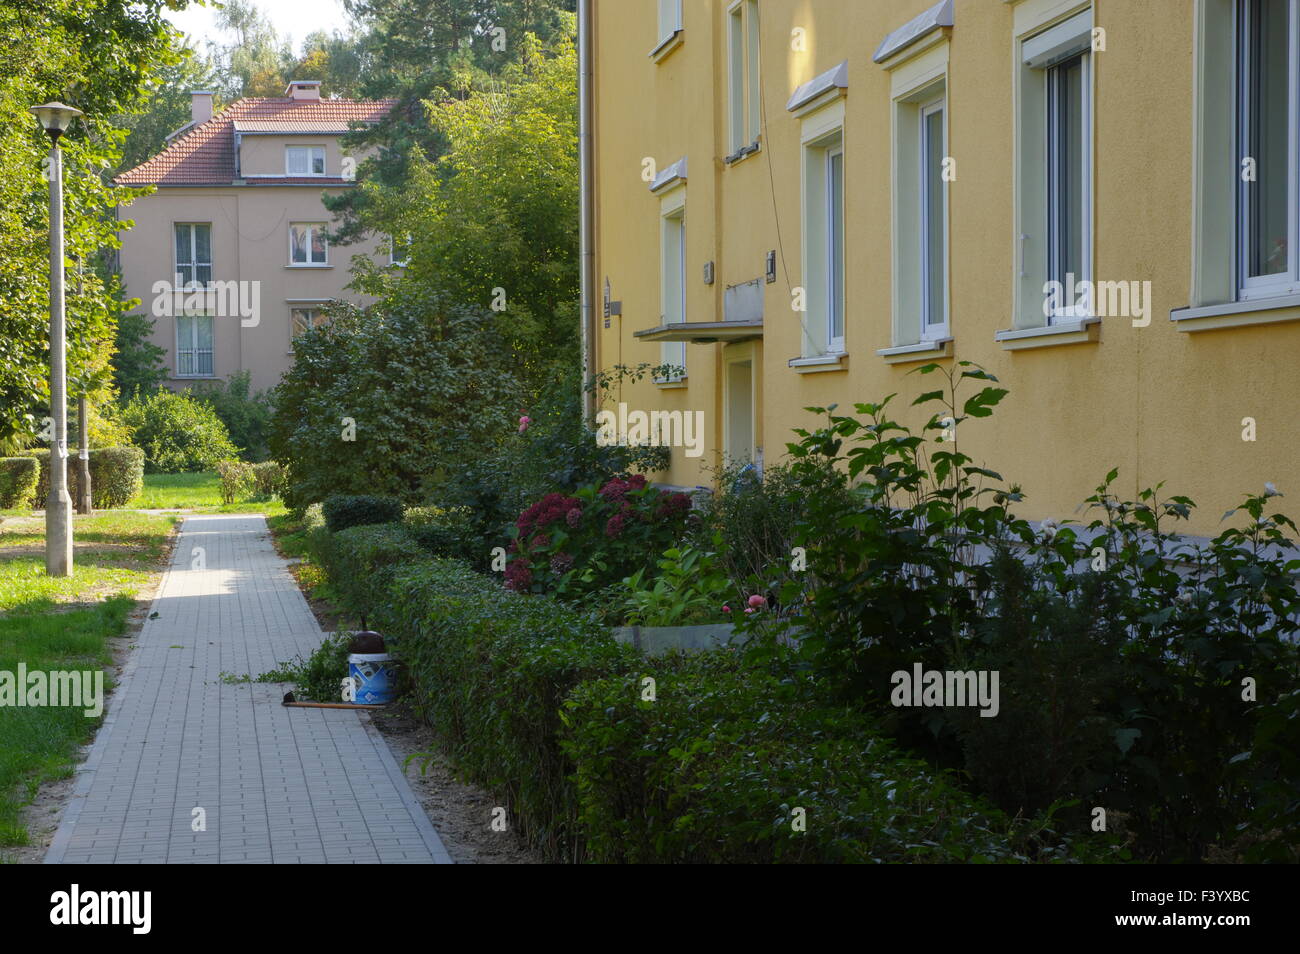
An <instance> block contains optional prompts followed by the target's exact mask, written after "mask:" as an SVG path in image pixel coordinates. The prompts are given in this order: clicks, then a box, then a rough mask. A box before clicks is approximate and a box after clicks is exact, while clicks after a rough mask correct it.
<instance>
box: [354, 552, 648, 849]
mask: <svg viewBox="0 0 1300 954" xmlns="http://www.w3.org/2000/svg"><path fill="white" fill-rule="evenodd" d="M389 594H390V595H391V597H392V598H391V599H390V600H389V601H388V603H387V605H386V608H385V610H384V612H383V613H381V614H378V615H377V616H376V620H377V622H378V623H379V625H380V626H381V628H382V629H383V631H384V633H385V635H386V636H394V635H395V636H396V637H397V638H396V640H395V643H396V647H397V650H398V652H399V654H400V655H401V658H402V661H403V663H404V664H405V666H406V669H407V672H408V674H409V676H410V679H411V682H412V684H413V687H414V693H415V704H416V708H417V711H418V712H419V713H420V714H421V715H422V716H423V717H424V718H426V719H427V720H428V721H429V723H430V724H431V725H432V726H433V728H434V730H435V732H436V733H437V734H438V736H439V739H440V741H441V742H442V744H443V746H444V747H445V748H446V750H447V752H448V754H449V755H450V756H451V758H452V760H453V761H454V762H455V764H456V766H457V768H458V769H460V770H461V771H462V772H464V773H465V774H466V775H468V776H469V777H470V778H473V779H475V780H476V781H477V782H478V783H479V784H481V785H483V786H485V787H486V788H488V789H489V790H491V791H492V792H493V793H494V795H495V796H496V797H498V798H500V799H502V804H503V805H505V806H506V807H507V808H508V809H509V811H510V813H511V815H512V816H513V818H514V823H515V826H516V828H517V830H518V831H519V832H520V833H521V834H522V835H523V837H524V838H525V839H527V840H528V842H529V843H530V844H532V845H534V846H535V847H537V848H539V849H541V850H542V852H543V853H544V854H545V855H546V856H547V857H548V858H550V859H552V860H556V861H572V860H580V859H582V858H583V857H584V851H583V837H582V833H581V831H580V830H579V828H578V826H577V818H578V801H577V790H576V788H575V787H574V783H573V777H574V775H575V773H576V767H575V766H574V765H573V764H572V762H571V761H570V759H569V758H568V756H567V755H566V754H565V753H564V752H563V750H562V749H561V747H560V734H561V729H562V725H561V722H560V711H561V707H562V705H563V703H564V700H565V698H566V697H567V696H568V695H569V693H570V692H572V691H573V690H574V689H575V688H577V687H578V686H579V685H580V684H582V683H583V682H586V681H589V680H592V679H596V678H600V677H604V676H609V675H612V674H615V673H626V672H630V671H632V670H633V669H634V668H635V665H636V661H637V653H636V651H635V650H634V649H632V648H631V647H630V646H625V645H622V644H620V643H616V642H615V641H614V639H613V637H612V636H611V635H610V633H609V630H608V628H607V627H604V626H602V625H600V624H599V623H598V622H597V621H596V620H595V619H594V618H592V617H590V616H586V615H583V614H581V613H578V612H576V611H574V610H573V609H570V608H568V607H565V606H562V605H561V604H559V603H556V602H555V601H553V600H550V599H547V598H544V597H536V596H528V595H523V594H518V593H513V592H511V591H509V590H506V589H505V588H504V587H503V586H502V585H501V584H500V583H498V582H497V581H495V580H493V579H491V578H488V577H485V576H482V575H481V574H478V573H475V572H474V571H473V570H471V569H470V568H469V567H468V566H466V565H465V564H463V563H460V562H458V561H455V560H432V561H428V562H419V563H415V564H413V565H411V566H408V567H406V568H404V569H402V570H399V571H398V572H397V573H396V574H395V579H394V582H393V585H392V586H391V588H390V589H389Z"/></svg>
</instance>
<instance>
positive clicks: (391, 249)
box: [388, 235, 411, 268]
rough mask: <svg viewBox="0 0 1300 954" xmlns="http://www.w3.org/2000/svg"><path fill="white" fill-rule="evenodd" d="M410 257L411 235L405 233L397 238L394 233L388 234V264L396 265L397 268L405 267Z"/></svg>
mask: <svg viewBox="0 0 1300 954" xmlns="http://www.w3.org/2000/svg"><path fill="white" fill-rule="evenodd" d="M410 258H411V237H410V236H409V235H407V236H404V237H402V238H400V239H399V238H398V237H397V236H395V235H390V236H389V237H388V264H389V265H396V266H397V267H398V268H405V267H406V263H407V262H408V261H410Z"/></svg>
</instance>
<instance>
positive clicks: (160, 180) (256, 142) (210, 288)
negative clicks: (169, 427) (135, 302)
mask: <svg viewBox="0 0 1300 954" xmlns="http://www.w3.org/2000/svg"><path fill="white" fill-rule="evenodd" d="M392 105H393V103H392V101H387V100H385V101H353V100H338V99H323V98H322V97H321V93H320V84H319V83H317V82H314V81H295V82H293V83H291V84H290V85H289V87H288V89H287V90H286V91H285V95H284V97H282V98H281V97H258V98H246V99H241V100H238V101H236V102H234V103H232V104H230V105H229V106H228V107H226V108H225V109H223V110H221V111H220V112H219V113H218V114H216V115H213V111H212V94H211V93H205V92H196V93H194V94H192V110H193V112H192V119H191V122H190V123H189V124H187V125H186V126H185V127H183V128H182V129H181V130H179V131H178V132H177V133H174V134H173V135H172V137H171V140H170V142H169V143H168V145H167V146H166V148H164V149H163V150H162V151H161V152H160V153H159V154H158V155H156V156H154V157H153V158H152V159H149V160H148V161H147V162H144V163H142V164H141V165H139V166H137V167H135V168H134V169H131V170H129V171H127V172H124V173H122V174H121V175H120V176H118V177H117V179H116V181H117V182H118V183H119V184H122V185H129V186H143V185H152V186H155V187H156V189H155V191H154V192H153V193H152V194H151V195H147V196H144V197H142V198H140V199H137V200H136V201H135V202H133V203H132V204H131V205H130V206H129V207H127V208H126V210H125V211H124V212H123V213H122V214H123V217H129V218H130V219H131V220H132V221H133V223H134V224H133V226H132V227H131V228H129V229H125V230H123V232H122V248H121V251H120V255H119V261H120V265H121V271H122V279H123V283H124V285H125V289H126V294H128V295H129V296H131V297H133V298H138V299H140V306H139V310H140V311H142V312H143V313H144V314H146V315H148V316H149V317H150V318H151V319H152V320H153V322H154V326H153V335H152V339H153V343H154V344H156V345H158V346H159V347H161V348H163V349H164V350H165V351H166V359H165V361H166V367H167V371H168V375H169V378H168V384H169V386H171V387H184V386H186V385H187V384H188V383H190V382H193V381H201V380H213V379H224V378H228V377H229V376H230V375H231V374H232V373H234V372H237V371H248V372H249V376H250V382H251V385H252V387H253V388H254V389H256V390H262V389H266V388H270V387H273V386H274V385H275V384H277V383H278V382H279V380H280V377H281V375H283V373H284V372H285V370H287V369H288V367H289V366H290V365H291V363H292V361H293V339H294V336H295V335H297V334H298V333H300V332H301V331H302V330H303V329H305V328H308V327H312V326H314V325H317V324H319V323H320V322H321V321H323V320H324V319H323V315H322V311H321V309H322V308H323V307H324V306H325V305H326V304H327V303H328V302H330V301H332V300H335V299H346V300H351V301H356V302H357V303H359V304H364V303H365V301H364V299H363V298H362V296H358V295H356V294H354V293H351V292H349V291H348V290H347V289H346V286H347V284H348V282H349V281H350V279H351V276H350V274H349V267H350V264H351V258H352V256H353V255H356V254H361V255H369V256H372V257H373V258H374V259H375V260H376V261H377V262H379V263H381V264H389V263H391V262H392V257H391V251H392V250H391V247H390V243H389V242H388V241H387V240H386V239H382V238H375V239H369V240H367V241H363V242H360V243H357V244H354V245H349V246H347V247H346V248H331V247H330V243H329V240H328V231H329V224H330V221H331V218H332V213H330V212H329V211H328V210H327V209H326V208H325V205H324V202H323V196H325V195H329V194H337V193H338V192H340V191H341V190H344V189H349V188H353V187H354V186H355V178H356V176H355V173H356V165H357V162H358V161H359V160H360V158H361V157H360V156H351V155H348V154H347V153H346V152H345V150H344V149H343V147H342V145H341V139H342V137H343V136H344V135H346V134H347V133H348V132H350V131H352V130H353V129H354V128H356V126H357V124H366V123H374V122H377V121H378V120H379V119H381V118H382V117H383V116H384V115H385V114H386V113H387V112H388V110H389V109H391V108H392Z"/></svg>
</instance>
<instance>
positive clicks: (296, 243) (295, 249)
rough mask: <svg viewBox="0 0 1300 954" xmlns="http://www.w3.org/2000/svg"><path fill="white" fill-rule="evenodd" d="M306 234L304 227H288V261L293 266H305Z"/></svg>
mask: <svg viewBox="0 0 1300 954" xmlns="http://www.w3.org/2000/svg"><path fill="white" fill-rule="evenodd" d="M307 232H308V229H307V227H306V226H305V225H291V226H290V227H289V247H290V261H292V262H294V263H295V264H306V262H307Z"/></svg>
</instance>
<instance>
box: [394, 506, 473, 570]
mask: <svg viewBox="0 0 1300 954" xmlns="http://www.w3.org/2000/svg"><path fill="white" fill-rule="evenodd" d="M403 521H404V522H405V524H406V527H407V529H408V530H409V531H410V535H411V539H413V540H414V541H415V542H416V543H418V544H419V545H420V546H421V547H422V548H423V549H424V550H425V551H426V552H427V553H428V554H429V555H430V556H442V557H454V558H456V559H460V560H464V561H465V562H466V563H468V564H470V566H472V567H474V569H476V570H480V571H487V570H488V568H489V566H490V565H491V562H492V559H491V556H492V554H491V547H490V546H489V545H487V543H486V541H484V539H483V538H482V537H481V536H479V534H478V531H477V529H476V522H475V519H474V515H473V514H472V513H471V512H470V511H469V509H468V508H465V507H449V508H445V509H444V508H441V507H410V508H408V509H407V511H406V515H405V516H404V517H403Z"/></svg>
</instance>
